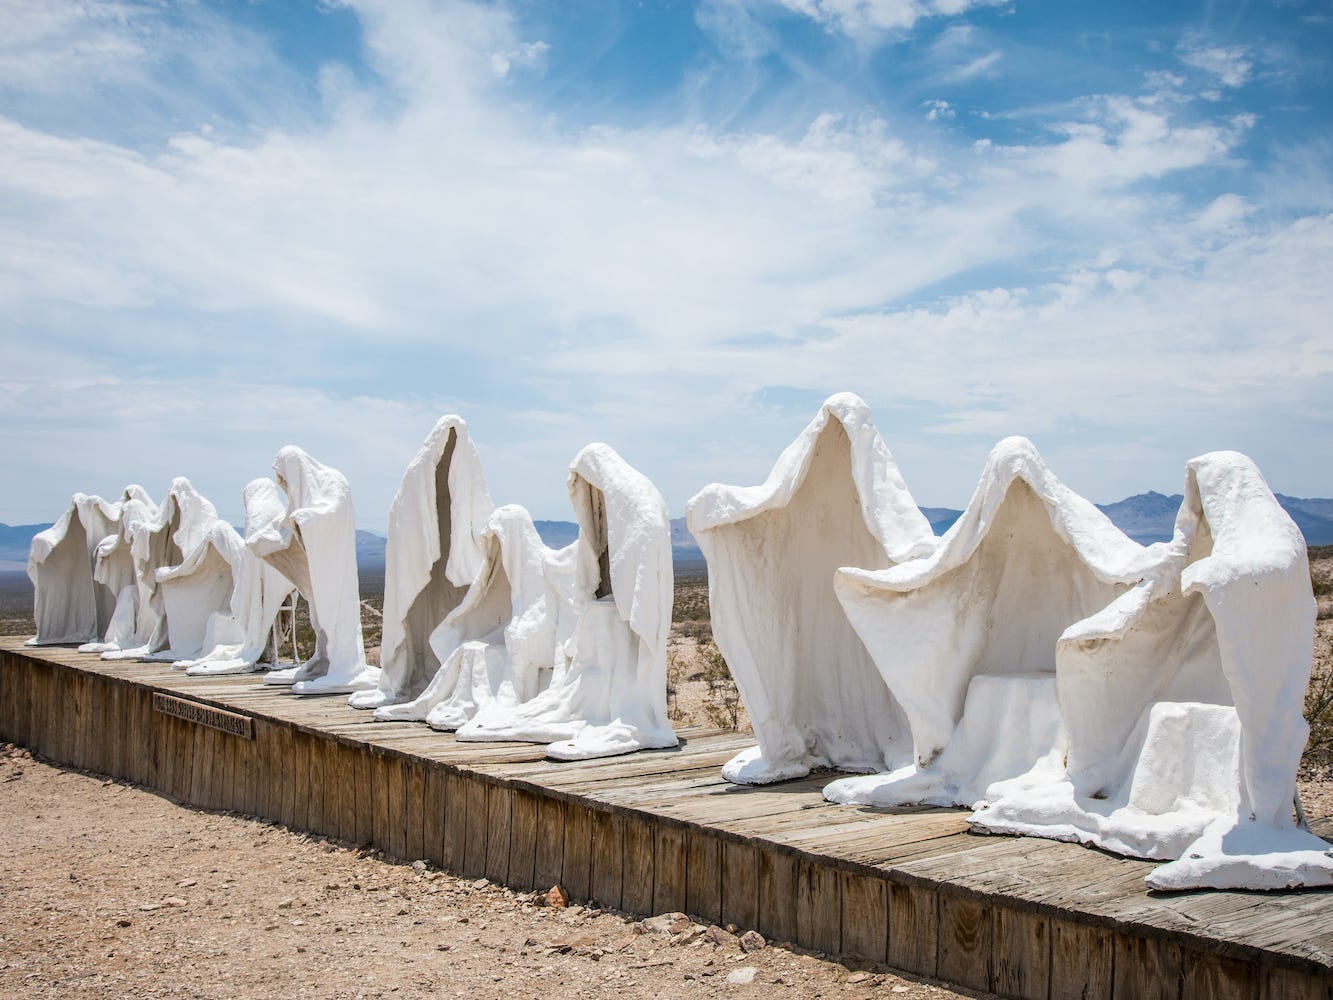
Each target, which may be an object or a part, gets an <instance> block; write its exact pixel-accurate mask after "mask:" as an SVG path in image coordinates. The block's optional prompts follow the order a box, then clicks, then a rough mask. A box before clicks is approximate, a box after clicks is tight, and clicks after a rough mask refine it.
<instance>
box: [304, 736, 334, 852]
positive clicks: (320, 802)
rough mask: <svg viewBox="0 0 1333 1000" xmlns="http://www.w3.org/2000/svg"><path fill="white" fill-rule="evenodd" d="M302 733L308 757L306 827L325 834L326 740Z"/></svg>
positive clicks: (316, 832) (326, 790)
mask: <svg viewBox="0 0 1333 1000" xmlns="http://www.w3.org/2000/svg"><path fill="white" fill-rule="evenodd" d="M302 735H303V736H304V740H303V742H304V744H305V749H304V753H305V759H306V818H305V823H306V829H307V830H309V831H310V832H311V833H315V834H323V833H324V830H325V827H324V802H325V799H326V798H327V792H328V781H327V778H326V776H325V774H324V747H323V743H324V741H323V740H322V739H320V738H319V737H317V736H311V735H310V734H308V733H305V734H302Z"/></svg>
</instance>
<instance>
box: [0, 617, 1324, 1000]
mask: <svg viewBox="0 0 1333 1000" xmlns="http://www.w3.org/2000/svg"><path fill="white" fill-rule="evenodd" d="M21 641H22V640H17V641H16V640H15V639H13V638H9V637H5V638H0V736H3V737H4V738H6V739H10V740H13V741H14V742H16V743H21V744H23V745H25V746H28V747H30V748H32V749H33V750H35V751H36V752H38V753H40V754H42V755H43V756H46V757H50V758H52V759H54V760H57V761H59V762H62V763H67V764H72V765H74V766H76V767H80V768H85V769H89V770H96V771H100V772H103V773H111V774H114V775H115V776H116V777H120V778H124V779H127V780H131V781H135V782H138V783H140V784H144V785H148V786H150V787H153V788H155V789H157V790H159V791H162V792H165V793H166V794H168V795H171V796H173V797H175V798H177V799H179V800H181V801H183V802H188V803H190V804H193V805H197V806H200V807H203V808H215V809H229V810H233V811H237V812H245V813H247V814H253V815H261V816H264V817H266V818H269V819H275V820H278V821H280V822H284V823H286V824H288V825H290V826H293V827H295V828H300V829H308V830H310V831H312V832H315V833H317V834H321V835H326V836H336V837H340V838H342V839H346V840H351V841H354V842H356V843H361V844H365V843H371V844H374V846H376V847H379V848H380V849H382V850H384V851H386V853H389V854H391V855H392V856H394V857H397V858H400V859H401V860H404V861H414V860H416V859H417V858H419V857H425V858H427V859H428V860H431V861H433V862H435V863H437V864H441V865H443V866H444V867H448V868H450V869H452V870H455V871H459V872H462V873H466V874H469V875H471V876H472V877H477V876H483V875H484V876H485V877H488V878H490V879H492V880H494V881H500V882H509V883H511V884H513V886H514V887H515V888H518V889H528V888H536V889H539V890H544V889H547V888H549V887H550V885H549V884H546V883H548V882H550V883H552V884H554V883H556V882H559V883H561V884H564V885H565V888H566V890H567V891H569V892H570V895H571V896H572V897H573V898H575V899H580V900H584V899H596V900H598V901H600V902H602V903H604V904H605V905H610V906H616V907H622V908H624V909H627V910H630V911H633V912H639V913H643V914H647V913H648V912H651V911H660V910H662V909H664V908H666V909H684V910H686V911H687V912H690V913H691V914H692V915H693V916H696V917H698V918H700V919H703V920H705V921H708V922H713V921H717V920H727V921H732V922H736V923H738V924H741V925H745V924H748V925H750V926H755V927H757V928H758V929H759V930H761V931H762V932H764V933H766V934H768V935H769V936H770V937H776V938H777V939H778V940H791V941H794V942H795V943H797V944H801V945H803V946H805V947H810V948H814V949H815V950H818V951H823V952H826V953H829V954H848V955H851V954H853V953H855V954H861V955H863V956H864V957H866V958H868V959H871V960H874V961H884V960H885V959H887V960H888V962H889V963H890V964H893V965H896V966H898V967H900V968H906V969H908V970H909V971H913V972H919V973H922V974H928V975H938V976H940V977H941V978H944V979H948V980H951V981H955V982H960V983H963V984H964V985H968V986H972V987H974V988H978V989H987V990H992V991H996V992H1001V993H1002V994H1004V995H1007V996H1024V997H1026V996H1038V995H1049V996H1051V997H1055V996H1062V995H1085V996H1106V997H1123V996H1130V995H1134V993H1133V991H1135V990H1140V989H1142V988H1145V987H1144V984H1145V983H1146V982H1148V981H1149V980H1150V979H1152V977H1153V976H1155V975H1157V973H1159V972H1161V971H1162V970H1176V974H1175V975H1174V976H1171V977H1168V978H1172V979H1173V980H1174V986H1171V985H1167V984H1166V983H1160V984H1159V983H1156V982H1154V986H1156V985H1167V991H1166V992H1167V994H1168V995H1172V996H1183V995H1186V994H1188V995H1196V994H1198V993H1199V992H1200V991H1201V990H1213V991H1215V992H1216V991H1219V990H1221V991H1222V992H1221V993H1219V994H1218V995H1237V996H1239V995H1256V996H1257V995H1260V993H1262V995H1264V996H1274V997H1277V996H1284V995H1292V996H1320V997H1321V998H1322V1000H1333V997H1331V995H1330V990H1328V989H1327V988H1323V987H1326V986H1327V984H1329V983H1330V982H1333V908H1331V912H1330V916H1329V917H1328V919H1327V920H1324V919H1323V918H1322V914H1321V912H1320V911H1321V909H1322V905H1321V904H1323V903H1324V902H1326V901H1327V900H1328V899H1329V898H1330V894H1329V893H1328V892H1323V893H1318V894H1306V895H1304V896H1302V897H1300V902H1299V903H1297V902H1296V901H1294V900H1293V901H1292V903H1290V904H1287V903H1284V898H1290V897H1283V896H1281V895H1268V894H1261V893H1248V894H1213V895H1211V896H1209V897H1207V899H1206V900H1205V901H1203V902H1199V901H1196V900H1198V899H1199V897H1186V896H1180V897H1166V898H1163V897H1160V896H1150V895H1149V894H1148V893H1147V891H1146V888H1141V887H1140V884H1139V883H1138V880H1137V878H1136V877H1135V876H1136V875H1137V871H1136V869H1135V868H1134V867H1133V866H1135V865H1139V864H1144V863H1139V862H1135V863H1133V864H1132V865H1127V864H1126V863H1125V862H1124V860H1123V859H1118V858H1113V857H1111V856H1109V855H1108V856H1106V873H1105V874H1104V875H1102V874H1099V872H1098V864H1097V861H1096V859H1095V857H1094V856H1093V855H1092V854H1089V853H1087V851H1088V849H1086V848H1082V847H1079V846H1077V845H1070V844H1060V843H1057V842H1053V841H1046V840H1035V839H1031V838H1008V837H1004V838H1001V837H985V836H981V835H976V834H970V833H959V834H949V835H942V834H941V833H940V831H942V830H947V829H948V828H949V826H950V825H951V823H950V822H949V820H948V818H947V817H948V815H949V814H947V813H941V812H939V811H938V810H937V811H933V812H932V811H919V812H920V813H921V814H922V815H923V816H930V817H942V818H932V819H923V820H922V821H921V831H920V833H919V834H916V833H914V832H913V831H912V825H913V823H914V822H916V821H915V820H913V819H912V816H913V815H915V813H913V812H912V811H898V812H893V813H883V814H881V813H874V812H871V813H861V814H855V813H848V812H841V813H838V815H837V816H836V817H833V816H832V814H833V811H834V810H835V809H840V808H841V807H827V808H826V807H824V806H820V805H818V804H817V800H815V801H812V793H813V792H814V791H815V785H817V783H818V782H819V781H820V780H822V777H816V776H812V777H811V778H809V779H805V780H804V782H796V783H792V785H791V786H789V787H788V788H787V789H784V788H783V787H782V786H776V787H774V788H772V789H771V790H767V791H766V790H756V791H755V792H751V793H747V794H750V795H753V796H755V799H754V801H755V802H756V804H757V805H758V804H759V803H763V802H767V801H769V797H772V801H773V802H775V803H778V804H779V806H780V807H779V808H775V809H774V810H773V811H771V812H769V811H768V810H767V807H766V806H765V807H763V808H761V809H760V810H759V811H760V812H762V814H763V815H762V817H760V816H756V817H754V819H755V820H756V821H755V822H754V823H753V824H751V826H752V829H750V830H749V831H748V832H747V825H746V818H745V816H744V815H741V816H738V817H736V818H734V819H732V818H728V819H726V820H724V821H723V822H725V823H726V828H722V827H719V826H711V825H709V823H708V820H707V814H708V812H709V811H710V810H709V803H708V800H707V798H706V797H705V796H706V795H707V790H708V789H713V794H716V789H717V787H718V786H717V783H716V782H713V781H710V780H708V779H707V777H706V772H707V769H708V768H709V767H711V766H712V764H711V761H712V760H713V759H714V758H715V755H716V754H717V753H720V752H721V750H722V749H723V748H724V747H726V746H730V745H732V744H734V743H735V742H736V740H737V737H736V736H735V734H727V733H716V732H712V733H702V734H701V733H699V732H695V733H692V734H690V736H689V739H690V741H691V746H690V751H691V752H689V753H681V754H678V755H677V754H661V755H660V758H661V759H660V760H657V761H654V760H651V759H649V758H647V757H646V756H640V757H626V758H623V759H620V760H621V763H616V762H615V761H611V762H607V761H600V762H596V763H591V762H589V763H586V764H584V763H582V762H575V763H569V764H564V765H555V764H548V763H547V762H545V761H543V760H542V759H541V755H540V748H530V747H529V748H524V747H523V746H522V745H515V744H459V743H457V741H455V740H454V738H453V737H452V736H451V735H449V734H444V733H433V732H430V731H425V732H417V733H412V732H407V731H405V732H403V733H402V734H400V735H398V736H397V737H396V738H383V734H380V735H379V736H376V735H372V734H371V733H369V732H367V733H366V734H365V736H364V737H362V736H361V735H360V734H358V733H356V732H355V730H356V729H357V728H359V727H358V726H357V725H356V723H357V722H359V721H360V720H362V719H366V718H367V715H366V713H358V712H355V711H354V710H352V709H350V708H347V707H346V706H345V704H342V703H340V699H339V703H335V701H334V700H333V699H324V700H322V703H321V704H314V703H312V702H307V703H305V704H302V703H301V702H300V701H299V700H298V699H296V698H294V697H293V696H291V695H290V694H284V693H283V692H282V691H281V689H269V690H264V689H262V687H261V681H260V678H259V676H258V675H240V676H236V675H233V676H229V677H226V678H187V677H186V676H185V675H184V674H182V673H179V672H171V671H169V670H164V669H163V668H162V666H161V665H156V664H128V665H127V664H126V663H124V662H123V661H122V662H110V663H108V662H104V661H101V660H100V659H98V658H96V657H95V656H86V655H84V654H78V653H76V652H74V651H73V650H69V649H56V650H52V649H51V648H50V647H44V648H31V647H28V648H25V647H23V646H21ZM247 682H249V684H250V685H252V686H247ZM158 694H163V695H167V696H169V697H172V698H181V699H185V700H187V701H189V702H192V703H197V704H201V705H205V706H208V707H210V708H214V709H216V710H218V711H221V712H225V713H230V714H232V715H236V716H242V717H245V718H246V719H247V720H251V722H250V724H251V725H252V726H253V731H252V733H251V737H252V738H251V739H248V740H247V739H237V738H236V736H234V735H231V734H229V733H228V732H226V731H224V730H220V729H212V728H208V727H205V726H200V725H198V724H196V722H194V721H191V720H190V719H188V718H176V717H174V716H168V715H163V714H161V713H158V712H155V711H154V710H153V705H154V702H155V701H156V700H157V699H156V695H158ZM710 740H713V741H715V744H710ZM428 748H435V750H436V751H437V753H438V755H439V756H436V755H435V754H432V753H430V752H414V749H415V750H421V751H425V750H427V749H428ZM473 748H476V749H475V750H474V749H473ZM497 754H502V755H512V756H513V757H515V758H518V759H501V760H497V759H496V755H497ZM701 757H702V758H704V759H706V760H708V761H709V764H706V765H705V764H702V763H701V761H700V759H699V758H701ZM204 758H208V760H210V761H212V762H213V766H207V765H204ZM673 760H674V761H675V762H677V763H678V764H679V766H680V771H679V775H678V780H676V781H674V782H673V781H672V780H671V779H672V777H673V771H672V768H671V766H670V764H671V762H672V761H673ZM201 765H203V766H201ZM579 768H584V769H585V773H586V774H587V779H586V780H581V781H575V780H572V779H571V777H570V776H571V775H577V774H579V773H580V772H579V771H578V770H577V769H579ZM508 770H512V771H514V772H516V773H513V774H507V773H506V771H508ZM552 775H554V776H558V779H559V780H558V781H552V783H551V784H543V781H542V778H543V776H552ZM324 778H331V779H334V778H336V781H337V783H338V786H339V787H337V788H330V787H329V786H328V783H327V781H324V780H322V779H324ZM315 785H318V786H320V787H318V788H317V787H314V786H315ZM806 785H810V786H811V787H810V788H806ZM636 789H637V790H638V796H637V801H636V796H635V794H634V792H635V790H636ZM653 789H658V792H657V793H656V797H655V795H654V792H653ZM613 791H614V792H616V794H615V799H616V801H606V800H605V799H604V798H602V796H601V795H599V794H598V793H599V792H605V793H606V794H607V795H608V797H609V796H610V795H611V793H612V792H613ZM792 791H795V792H797V794H796V795H792V796H791V798H790V799H789V800H788V801H787V802H786V803H783V800H782V799H781V798H780V797H781V796H783V795H791V792H792ZM668 793H669V794H668ZM691 796H696V797H698V800H699V808H697V809H695V810H690V809H689V808H688V805H689V803H690V800H691ZM761 796H762V798H761ZM668 803H676V804H677V805H681V804H684V805H683V806H681V807H682V808H685V809H686V811H687V812H688V811H693V813H694V815H692V816H677V815H672V814H671V812H670V811H669V810H670V808H672V807H671V806H670V805H669V804H668ZM655 804H656V805H657V809H655V808H654V806H655ZM782 806H785V808H786V809H787V812H786V813H785V814H784V809H783V808H782ZM659 810H660V811H659ZM740 811H741V812H742V813H744V812H746V811H747V810H745V809H741V810H740ZM853 817H856V818H853ZM876 825H883V826H884V828H885V842H886V843H888V842H892V843H893V844H895V845H899V846H896V847H893V848H891V849H889V848H886V849H885V850H884V851H883V854H882V856H880V857H879V858H878V860H877V859H876V852H875V850H874V847H875V843H876V837H875V827H876ZM833 829H837V830H842V831H843V832H842V833H841V834H840V835H839V836H838V837H834V838H832V839H831V840H821V839H820V832H821V831H822V830H833ZM932 831H933V832H932ZM786 837H790V838H791V840H790V841H788V840H785V839H784V838H786ZM903 845H905V847H904V846H903ZM840 847H841V848H845V849H846V850H847V851H848V852H853V856H847V855H843V854H839V853H837V852H838V850H839V849H840ZM1064 852H1080V853H1079V854H1078V858H1079V862H1080V863H1079V864H1078V865H1074V866H1070V867H1072V868H1077V869H1078V874H1077V875H1076V876H1075V877H1073V878H1072V880H1071V881H1070V884H1069V886H1068V887H1067V888H1060V887H1058V886H1057V887H1054V888H1052V887H1051V886H1050V884H1049V883H1050V880H1053V879H1058V878H1059V874H1058V873H1059V872H1060V870H1061V866H1060V863H1059V862H1060V858H1061V856H1062V854H1063V856H1065V857H1073V855H1071V854H1067V853H1064ZM409 855H412V856H409ZM1034 859H1036V860H1034ZM1006 862H1008V863H1012V864H1018V865H1022V864H1029V863H1030V865H1031V871H1032V872H1033V873H1034V874H1032V875H1026V874H1023V875H1015V876H1014V877H1011V878H1005V877H996V878H992V877H990V873H991V872H992V870H996V866H1002V865H1004V864H1005V863H1006ZM1117 866H1118V867H1119V870H1118V871H1117ZM1027 870H1028V869H1024V871H1027ZM1145 870H1146V868H1145ZM733 873H734V874H735V875H737V876H743V877H745V878H749V879H750V880H752V882H753V884H754V893H753V894H750V893H748V892H746V891H743V890H742V891H737V888H736V887H734V886H731V885H730V884H729V883H730V881H731V879H730V877H729V876H731V875H732V874H733ZM1036 878H1040V879H1041V880H1042V882H1041V885H1042V886H1043V887H1044V888H1043V889H1042V890H1041V892H1037V890H1036V889H1035V888H1034V895H1037V896H1041V897H1042V898H1028V897H1025V896H1024V895H1023V894H1022V892H1021V888H1022V886H1023V885H1025V884H1032V885H1034V886H1035V885H1036V883H1035V882H1034V881H1033V879H1036ZM969 879H971V880H972V881H973V882H976V883H979V884H969ZM988 881H989V882H990V883H991V884H992V885H998V886H999V888H990V889H988V888H986V883H987V882H988ZM714 883H716V884H714ZM1010 887H1016V890H1017V891H1009V889H1010ZM1093 887H1096V890H1097V891H1095V892H1094V891H1091V890H1092V888H1093ZM1080 892H1082V893H1083V897H1084V898H1083V899H1082V900H1080ZM1172 899H1175V900H1179V902H1178V903H1172V902H1171V900H1172ZM1287 910H1290V913H1287V912H1286V911H1287ZM1191 911H1193V912H1191ZM1131 914H1132V915H1131ZM1213 917H1216V918H1217V919H1218V921H1219V922H1220V923H1221V924H1222V926H1224V927H1225V928H1226V929H1227V930H1226V933H1227V935H1228V936H1225V937H1223V936H1217V935H1216V934H1214V933H1210V931H1209V927H1208V926H1207V923H1206V922H1205V920H1204V919H1201V918H1207V919H1208V921H1211V919H1212V918H1213ZM1168 918H1169V919H1168ZM1154 920H1156V921H1157V922H1154ZM1191 921H1194V922H1196V924H1198V926H1179V924H1188V923H1190V922H1191ZM1288 924H1289V925H1290V926H1289V927H1288ZM1247 925H1248V927H1249V929H1250V931H1251V932H1252V936H1253V938H1254V940H1257V941H1262V942H1269V943H1266V944H1251V943H1249V942H1248V941H1247V940H1246V936H1245V932H1246V927H1247ZM1071 947H1075V948H1080V949H1082V948H1086V949H1090V954H1091V955H1092V956H1094V957H1096V961H1095V962H1090V963H1088V964H1087V967H1086V968H1083V967H1080V966H1079V965H1078V963H1077V962H1076V961H1074V960H1073V955H1072V954H1071V951H1070V949H1071ZM1108 948H1109V949H1110V951H1107V949H1108ZM867 952H868V953H869V954H866V953H867ZM1135 956H1139V958H1141V959H1142V961H1139V958H1136V957H1135ZM1108 962H1109V966H1108ZM1126 962H1127V963H1131V965H1132V966H1133V967H1128V968H1127V967H1122V964H1121V963H1126ZM1251 986H1253V991H1252V992H1247V991H1249V990H1250V987H1251ZM1075 987H1077V988H1075ZM1321 989H1322V992H1321ZM1067 990H1068V991H1070V992H1069V993H1068V994H1066V991H1067Z"/></svg>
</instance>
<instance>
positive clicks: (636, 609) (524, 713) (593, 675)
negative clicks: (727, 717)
mask: <svg viewBox="0 0 1333 1000" xmlns="http://www.w3.org/2000/svg"><path fill="white" fill-rule="evenodd" d="M569 496H570V501H571V503H572V504H573V506H574V511H575V513H576V515H577V517H578V523H579V538H578V541H577V542H576V543H575V544H574V545H572V546H570V547H568V548H566V549H562V550H561V551H560V552H558V553H553V554H552V555H551V556H550V557H549V558H548V559H547V562H546V575H547V579H548V580H549V581H551V583H552V585H553V586H554V587H555V588H556V590H557V591H559V592H560V593H561V594H562V595H565V596H564V601H563V602H562V604H563V607H564V609H567V610H565V612H564V614H562V615H561V616H560V620H559V621H558V622H557V624H556V643H557V645H556V651H555V658H554V666H553V670H552V676H551V683H550V686H549V687H548V688H547V689H546V690H545V691H542V692H541V693H540V694H538V695H537V696H536V697H535V698H532V699H531V700H529V701H526V702H523V703H522V704H520V705H514V706H511V705H504V704H500V703H498V702H496V703H492V704H491V705H490V706H488V707H487V708H485V709H483V710H481V711H479V712H478V713H477V715H476V716H475V717H474V718H473V719H472V720H471V721H470V722H468V723H467V724H466V725H464V726H462V727H460V728H459V730H458V738H459V739H460V740H524V741H528V742H534V743H548V742H549V743H550V746H548V747H547V749H546V752H547V754H548V755H549V756H551V757H553V758H556V759H559V760H579V759H584V758H589V757H606V756H611V755H613V754H622V753H631V752H633V751H635V750H642V749H645V748H650V747H670V746H675V745H676V743H677V740H676V734H675V733H674V732H673V731H672V729H671V723H670V722H669V721H668V719H667V710H666V640H667V630H668V628H669V627H670V624H671V601H672V597H673V594H672V572H671V538H670V525H669V523H668V519H667V511H666V504H665V502H664V501H663V500H662V496H661V494H660V493H658V492H657V489H656V488H655V487H654V486H653V484H652V483H651V482H649V481H648V479H647V478H646V477H645V476H644V475H643V474H642V473H640V472H638V471H636V470H635V469H633V468H631V467H630V466H629V465H628V464H626V463H625V460H624V459H622V458H621V457H620V456H619V455H617V454H616V453H615V452H614V451H613V450H612V449H611V448H610V447H608V446H607V445H604V444H591V445H588V447H586V448H584V449H583V451H581V452H579V454H578V455H577V457H575V459H574V461H573V463H571V465H570V474H569Z"/></svg>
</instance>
